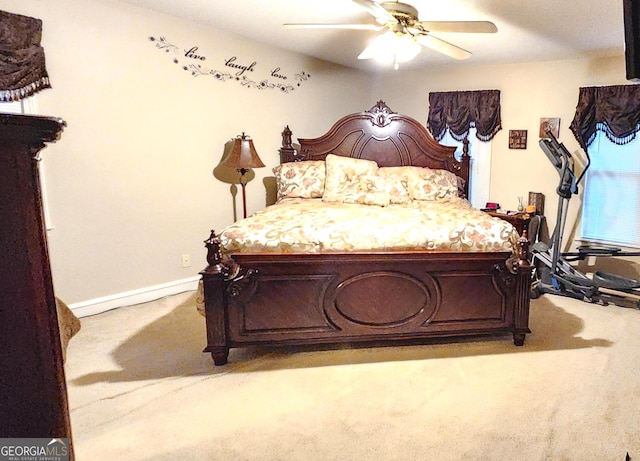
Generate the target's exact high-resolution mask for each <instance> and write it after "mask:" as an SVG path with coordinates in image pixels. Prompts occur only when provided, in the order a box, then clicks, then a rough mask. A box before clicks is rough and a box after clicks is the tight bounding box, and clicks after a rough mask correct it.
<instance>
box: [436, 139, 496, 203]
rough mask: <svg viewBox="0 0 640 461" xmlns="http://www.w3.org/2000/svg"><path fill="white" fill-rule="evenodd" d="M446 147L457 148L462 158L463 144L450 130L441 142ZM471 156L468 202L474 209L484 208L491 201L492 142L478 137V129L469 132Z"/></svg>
mask: <svg viewBox="0 0 640 461" xmlns="http://www.w3.org/2000/svg"><path fill="white" fill-rule="evenodd" d="M438 142H439V143H440V144H443V145H445V146H456V147H457V149H456V158H457V159H458V160H459V159H460V158H461V157H462V146H463V144H462V142H461V141H456V140H455V139H453V137H452V136H451V134H450V133H449V130H447V132H446V133H445V135H444V136H443V137H442V139H441V140H440V141H438ZM469 156H470V157H471V166H470V170H471V171H470V172H469V197H468V200H469V202H470V203H471V205H472V206H473V207H474V208H478V209H479V208H484V207H485V206H486V203H487V202H488V201H489V184H490V180H491V141H488V142H483V141H480V140H479V139H478V138H477V137H476V129H475V128H471V129H470V130H469Z"/></svg>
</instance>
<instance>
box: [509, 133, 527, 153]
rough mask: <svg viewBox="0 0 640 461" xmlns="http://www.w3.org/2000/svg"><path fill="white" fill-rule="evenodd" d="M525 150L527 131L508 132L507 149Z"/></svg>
mask: <svg viewBox="0 0 640 461" xmlns="http://www.w3.org/2000/svg"><path fill="white" fill-rule="evenodd" d="M526 148H527V130H509V149H526Z"/></svg>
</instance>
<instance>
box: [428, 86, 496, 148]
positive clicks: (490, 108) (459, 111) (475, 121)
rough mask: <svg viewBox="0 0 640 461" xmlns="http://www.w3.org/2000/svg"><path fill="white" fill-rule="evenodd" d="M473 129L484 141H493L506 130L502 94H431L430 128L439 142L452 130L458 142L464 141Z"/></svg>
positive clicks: (487, 91)
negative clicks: (502, 130)
mask: <svg viewBox="0 0 640 461" xmlns="http://www.w3.org/2000/svg"><path fill="white" fill-rule="evenodd" d="M472 127H475V128H476V137H477V138H478V139H479V140H481V141H490V140H491V139H492V138H493V137H494V136H495V135H496V133H497V132H498V131H500V130H501V129H502V125H501V121H500V90H480V91H447V92H437V93H429V119H428V121H427V128H429V131H431V134H432V135H433V137H434V138H436V140H438V141H439V140H441V139H442V138H443V136H444V135H445V133H446V131H447V129H448V130H449V132H450V133H451V136H453V138H454V139H456V140H458V141H462V140H463V139H465V138H466V137H467V136H468V135H469V129H470V128H472Z"/></svg>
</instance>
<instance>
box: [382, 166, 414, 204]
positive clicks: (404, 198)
mask: <svg viewBox="0 0 640 461" xmlns="http://www.w3.org/2000/svg"><path fill="white" fill-rule="evenodd" d="M412 168H414V167H406V166H385V167H381V168H378V172H377V173H376V174H377V175H378V176H380V177H383V178H385V180H386V183H385V190H386V191H387V192H388V193H389V196H390V200H391V202H390V203H394V204H403V203H409V202H411V195H409V176H410V175H411V171H412V170H411V169H412Z"/></svg>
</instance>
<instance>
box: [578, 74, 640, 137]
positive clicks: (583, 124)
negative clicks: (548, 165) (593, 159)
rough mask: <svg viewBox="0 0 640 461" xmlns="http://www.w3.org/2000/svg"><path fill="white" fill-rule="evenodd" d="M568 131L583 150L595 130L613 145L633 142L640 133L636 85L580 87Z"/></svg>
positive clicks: (639, 92)
mask: <svg viewBox="0 0 640 461" xmlns="http://www.w3.org/2000/svg"><path fill="white" fill-rule="evenodd" d="M570 129H571V131H572V132H573V135H574V136H575V137H576V139H577V140H578V142H579V143H580V145H581V146H582V148H583V149H585V150H586V149H587V147H588V146H589V145H590V144H591V143H592V142H593V140H594V139H595V137H596V132H597V131H602V132H604V133H606V135H607V137H608V138H609V139H610V140H611V141H612V142H614V143H616V144H620V145H622V144H626V143H628V142H631V141H633V139H635V137H636V133H637V132H638V131H640V85H614V86H591V87H583V88H580V92H579V94H578V105H577V106H576V113H575V116H574V117H573V121H572V122H571V126H570Z"/></svg>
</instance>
